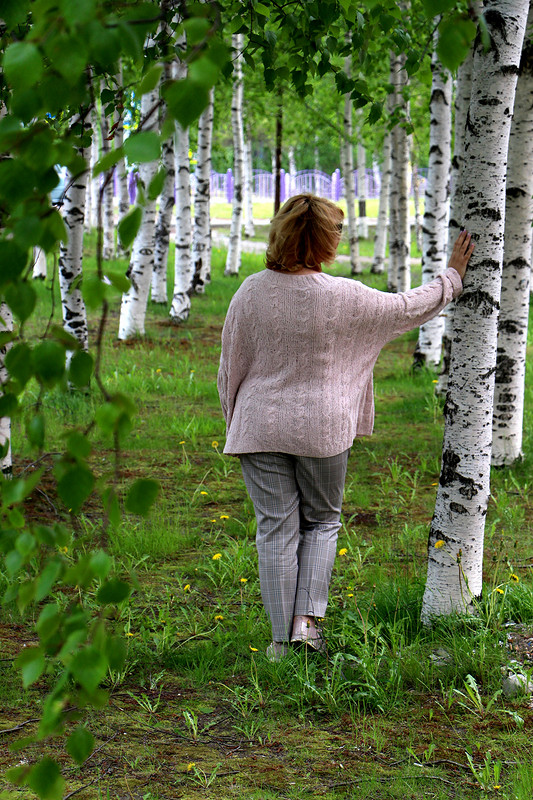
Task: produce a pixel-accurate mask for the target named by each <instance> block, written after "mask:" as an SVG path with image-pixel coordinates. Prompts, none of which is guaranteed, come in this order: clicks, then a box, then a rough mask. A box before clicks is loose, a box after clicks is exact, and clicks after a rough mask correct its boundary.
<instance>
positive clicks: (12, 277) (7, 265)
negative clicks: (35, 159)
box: [0, 164, 28, 286]
mask: <svg viewBox="0 0 533 800" xmlns="http://www.w3.org/2000/svg"><path fill="white" fill-rule="evenodd" d="M1 166H2V165H1V164H0V168H1ZM1 180H2V177H1V175H0V181H1ZM27 262H28V254H27V252H26V251H25V250H22V249H21V248H20V247H19V246H18V245H17V244H16V243H15V242H10V241H0V264H1V265H2V269H1V270H0V286H6V285H7V284H8V283H11V282H12V281H16V280H17V279H18V278H19V276H20V273H21V272H22V270H23V269H24V267H25V266H26V264H27Z"/></svg>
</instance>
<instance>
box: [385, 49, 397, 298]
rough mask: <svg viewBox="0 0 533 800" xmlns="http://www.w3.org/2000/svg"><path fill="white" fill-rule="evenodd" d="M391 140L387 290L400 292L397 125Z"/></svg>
mask: <svg viewBox="0 0 533 800" xmlns="http://www.w3.org/2000/svg"><path fill="white" fill-rule="evenodd" d="M398 65H399V61H398V56H397V55H395V54H394V53H391V57H390V83H391V86H392V92H391V94H390V95H389V98H388V109H389V113H391V112H392V111H393V110H394V108H395V107H396V105H397V103H398V70H399V66H398ZM390 139H391V178H390V190H389V263H388V265H387V289H388V290H389V292H397V291H398V267H399V250H398V243H399V240H400V213H399V193H400V183H399V180H398V159H399V149H398V125H395V126H394V127H393V128H392V130H391V132H390Z"/></svg>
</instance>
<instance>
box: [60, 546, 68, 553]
mask: <svg viewBox="0 0 533 800" xmlns="http://www.w3.org/2000/svg"><path fill="white" fill-rule="evenodd" d="M59 549H60V550H61V552H62V553H68V547H60V548H59Z"/></svg>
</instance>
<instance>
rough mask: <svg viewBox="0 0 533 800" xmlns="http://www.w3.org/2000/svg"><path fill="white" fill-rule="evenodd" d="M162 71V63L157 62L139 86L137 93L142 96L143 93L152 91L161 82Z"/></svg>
mask: <svg viewBox="0 0 533 800" xmlns="http://www.w3.org/2000/svg"><path fill="white" fill-rule="evenodd" d="M162 73H163V67H162V66H161V64H156V65H155V66H153V67H151V68H150V69H149V70H148V72H147V73H146V75H144V76H143V78H142V80H141V82H140V83H139V85H138V86H137V89H136V92H135V94H137V95H139V97H140V96H141V95H143V94H148V92H152V91H153V90H154V89H155V88H156V86H157V84H158V83H159V80H160V78H161V75H162Z"/></svg>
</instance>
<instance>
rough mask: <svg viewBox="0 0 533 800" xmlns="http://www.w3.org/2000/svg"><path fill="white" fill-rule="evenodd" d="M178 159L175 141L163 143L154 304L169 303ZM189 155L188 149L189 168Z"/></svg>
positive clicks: (167, 69) (167, 72)
mask: <svg viewBox="0 0 533 800" xmlns="http://www.w3.org/2000/svg"><path fill="white" fill-rule="evenodd" d="M164 77H165V80H170V79H171V77H172V64H165V72H164ZM175 162H176V159H175V155H174V139H173V137H171V138H170V139H167V141H166V142H163V146H162V148H161V166H162V168H163V169H164V170H165V173H166V174H165V182H164V183H163V189H162V191H161V194H160V196H159V213H158V215H157V223H156V227H155V235H154V269H153V272H152V303H162V304H163V303H164V304H165V305H166V304H167V302H168V297H167V267H168V249H169V242H170V225H171V220H172V211H173V209H174V192H175V187H176V163H175ZM188 162H189V153H188V148H187V168H189V167H188Z"/></svg>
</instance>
